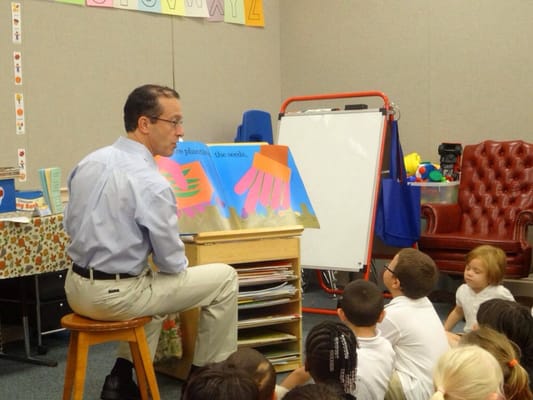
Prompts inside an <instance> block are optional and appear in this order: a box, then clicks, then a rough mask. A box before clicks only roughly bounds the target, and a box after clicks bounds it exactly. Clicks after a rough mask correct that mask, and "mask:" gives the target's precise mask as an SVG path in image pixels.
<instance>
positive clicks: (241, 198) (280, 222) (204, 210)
mask: <svg viewBox="0 0 533 400" xmlns="http://www.w3.org/2000/svg"><path fill="white" fill-rule="evenodd" d="M156 162H157V164H158V167H159V170H160V171H161V173H162V174H163V176H164V177H165V178H166V179H168V181H169V182H170V184H171V186H172V188H173V190H174V194H175V196H176V202H177V205H178V219H179V225H180V233H181V234H194V233H199V232H210V231H220V230H235V229H249V228H262V227H278V226H279V227H281V226H288V225H302V226H303V227H305V228H318V227H319V223H318V219H317V217H316V214H315V212H314V210H313V207H312V205H311V202H310V200H309V197H308V195H307V192H306V190H305V186H304V183H303V181H302V179H301V177H300V174H299V173H298V169H297V168H296V164H295V162H294V159H293V158H292V155H291V152H290V150H289V148H288V147H287V146H281V145H269V144H263V143H228V144H205V143H201V142H180V143H179V144H178V147H177V148H176V150H175V152H174V154H173V155H172V156H170V157H157V158H156Z"/></svg>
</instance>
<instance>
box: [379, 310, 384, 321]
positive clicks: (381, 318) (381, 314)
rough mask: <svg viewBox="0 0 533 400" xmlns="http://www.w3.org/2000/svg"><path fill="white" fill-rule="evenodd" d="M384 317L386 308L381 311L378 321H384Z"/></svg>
mask: <svg viewBox="0 0 533 400" xmlns="http://www.w3.org/2000/svg"><path fill="white" fill-rule="evenodd" d="M383 318H385V310H382V311H381V313H380V314H379V317H378V320H377V322H381V321H383Z"/></svg>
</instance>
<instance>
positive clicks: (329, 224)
mask: <svg viewBox="0 0 533 400" xmlns="http://www.w3.org/2000/svg"><path fill="white" fill-rule="evenodd" d="M382 96H383V97H384V99H385V100H386V96H385V95H382ZM345 97H347V96H345ZM312 98H314V97H312ZM295 99H298V98H295ZM304 99H305V98H304ZM285 104H287V101H286V102H285ZM387 110H388V100H386V107H385V108H379V109H367V110H347V111H344V110H334V111H332V110H317V111H312V110H311V111H305V112H285V110H284V108H283V107H282V112H280V121H279V125H278V142H279V144H285V145H288V146H289V148H290V149H291V152H292V154H293V157H294V159H295V162H296V165H297V166H298V169H299V171H300V174H301V176H302V179H303V182H304V185H305V187H306V189H307V192H308V195H309V197H310V199H311V204H312V205H313V208H314V210H315V212H316V215H317V217H318V221H319V223H320V229H306V230H305V231H304V233H303V235H302V240H301V265H302V267H303V268H315V269H322V270H328V269H331V270H339V271H360V270H362V269H363V268H364V267H365V266H366V265H369V263H370V259H371V255H372V254H371V253H372V240H373V236H374V235H373V233H374V227H373V225H374V224H373V222H374V217H375V209H376V203H377V197H378V192H379V180H380V175H381V163H382V153H383V147H384V142H385V136H386V129H387Z"/></svg>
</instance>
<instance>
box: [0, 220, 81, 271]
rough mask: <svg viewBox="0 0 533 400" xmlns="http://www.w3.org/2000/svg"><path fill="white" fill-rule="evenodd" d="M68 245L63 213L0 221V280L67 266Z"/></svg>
mask: <svg viewBox="0 0 533 400" xmlns="http://www.w3.org/2000/svg"><path fill="white" fill-rule="evenodd" d="M67 244H68V236H67V234H66V233H65V231H64V230H63V215H62V214H56V215H49V216H45V217H35V218H31V219H30V221H29V222H28V223H21V222H12V221H0V279H5V278H16V277H21V276H27V275H37V274H43V273H45V272H54V271H61V270H64V269H66V268H68V267H69V265H70V263H71V261H70V259H69V257H68V255H67V253H66V246H67Z"/></svg>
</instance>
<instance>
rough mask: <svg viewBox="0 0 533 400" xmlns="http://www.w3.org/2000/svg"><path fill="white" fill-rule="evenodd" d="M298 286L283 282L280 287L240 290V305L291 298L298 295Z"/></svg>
mask: <svg viewBox="0 0 533 400" xmlns="http://www.w3.org/2000/svg"><path fill="white" fill-rule="evenodd" d="M296 291H297V289H296V286H294V285H292V284H289V283H288V282H283V283H281V284H280V285H276V286H272V287H266V288H263V287H261V288H258V289H252V290H239V294H238V296H237V299H238V304H239V305H240V304H246V303H252V302H257V301H265V300H272V299H278V298H283V297H287V298H291V297H292V296H294V294H295V293H296Z"/></svg>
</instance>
